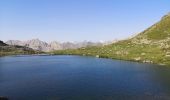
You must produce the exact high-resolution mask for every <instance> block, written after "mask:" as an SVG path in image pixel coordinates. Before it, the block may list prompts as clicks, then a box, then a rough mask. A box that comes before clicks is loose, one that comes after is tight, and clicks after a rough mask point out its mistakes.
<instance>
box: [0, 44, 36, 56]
mask: <svg viewBox="0 0 170 100" xmlns="http://www.w3.org/2000/svg"><path fill="white" fill-rule="evenodd" d="M35 53H38V51H34V50H33V49H31V48H28V47H24V46H16V45H8V44H5V43H4V42H3V41H0V56H4V55H16V54H35Z"/></svg>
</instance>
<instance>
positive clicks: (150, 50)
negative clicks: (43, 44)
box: [53, 15, 170, 65]
mask: <svg viewBox="0 0 170 100" xmlns="http://www.w3.org/2000/svg"><path fill="white" fill-rule="evenodd" d="M53 53H54V54H74V55H89V56H96V55H98V56H100V57H105V58H112V59H122V60H132V61H139V62H149V63H156V64H166V65H170V15H166V16H164V17H163V18H162V20H161V21H160V22H158V23H156V24H155V25H153V26H152V27H150V28H148V29H147V30H145V31H144V32H142V33H140V34H139V35H137V36H136V37H134V38H131V39H128V40H124V41H119V42H117V43H114V44H111V45H107V46H103V47H87V48H80V49H77V50H63V51H62V50H61V51H55V52H53Z"/></svg>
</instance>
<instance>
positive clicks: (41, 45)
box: [6, 39, 103, 52]
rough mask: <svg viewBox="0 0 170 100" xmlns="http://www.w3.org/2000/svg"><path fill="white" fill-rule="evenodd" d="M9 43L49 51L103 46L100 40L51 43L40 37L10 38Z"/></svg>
mask: <svg viewBox="0 0 170 100" xmlns="http://www.w3.org/2000/svg"><path fill="white" fill-rule="evenodd" d="M6 44H8V45H19V46H26V47H29V48H32V49H34V50H39V51H44V52H49V51H54V50H66V49H77V48H81V47H87V46H101V45H103V44H102V43H100V42H96V43H93V42H89V41H83V42H64V43H59V42H56V41H53V42H51V43H46V42H43V41H41V40H39V39H32V40H28V41H19V40H9V41H7V42H6Z"/></svg>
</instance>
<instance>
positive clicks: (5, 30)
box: [0, 0, 170, 42]
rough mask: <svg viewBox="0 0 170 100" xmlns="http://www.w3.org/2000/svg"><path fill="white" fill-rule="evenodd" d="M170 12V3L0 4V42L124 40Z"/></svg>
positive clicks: (10, 0) (12, 0)
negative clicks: (37, 39)
mask: <svg viewBox="0 0 170 100" xmlns="http://www.w3.org/2000/svg"><path fill="white" fill-rule="evenodd" d="M168 12H170V0H0V40H3V41H6V40H9V39H13V40H16V39H17V40H28V39H33V38H39V39H41V40H43V41H47V42H49V41H53V40H57V41H61V42H63V41H83V40H90V41H99V40H114V39H124V38H127V37H130V36H132V35H134V34H137V33H139V32H141V31H143V30H144V29H146V28H148V27H149V26H151V25H152V24H154V23H155V22H157V21H159V20H160V18H161V17H162V16H163V15H165V14H166V13H168Z"/></svg>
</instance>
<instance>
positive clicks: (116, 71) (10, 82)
mask: <svg viewBox="0 0 170 100" xmlns="http://www.w3.org/2000/svg"><path fill="white" fill-rule="evenodd" d="M0 96H6V97H8V98H9V100H170V67H165V66H157V65H152V64H141V63H136V62H128V61H119V60H110V59H100V58H93V57H81V56H12V57H1V58H0Z"/></svg>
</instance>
